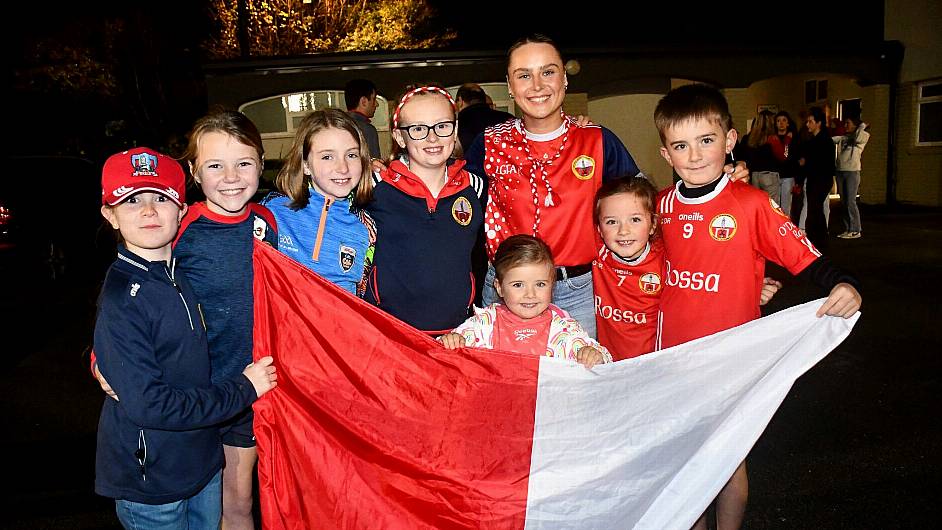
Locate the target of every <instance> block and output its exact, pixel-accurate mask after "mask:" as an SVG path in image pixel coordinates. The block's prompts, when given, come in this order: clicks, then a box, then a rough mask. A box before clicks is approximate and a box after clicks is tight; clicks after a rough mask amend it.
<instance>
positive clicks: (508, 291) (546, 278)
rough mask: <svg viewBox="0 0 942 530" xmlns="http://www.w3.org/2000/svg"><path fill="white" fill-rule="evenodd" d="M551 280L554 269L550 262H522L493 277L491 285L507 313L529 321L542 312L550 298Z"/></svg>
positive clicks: (552, 279) (548, 303) (554, 274)
mask: <svg viewBox="0 0 942 530" xmlns="http://www.w3.org/2000/svg"><path fill="white" fill-rule="evenodd" d="M555 279H556V269H555V268H553V264H552V263H525V264H522V265H517V266H516V267H512V268H510V269H508V270H507V271H506V272H505V273H504V274H503V277H502V278H500V279H495V280H494V288H495V289H497V294H498V295H499V296H500V297H501V298H503V300H504V306H506V307H507V309H508V310H510V312H511V313H513V314H515V315H517V316H518V317H520V318H522V319H524V320H530V319H531V318H536V317H538V316H540V315H541V314H543V311H546V308H547V307H549V305H550V303H551V302H552V301H553V282H554V280H555Z"/></svg>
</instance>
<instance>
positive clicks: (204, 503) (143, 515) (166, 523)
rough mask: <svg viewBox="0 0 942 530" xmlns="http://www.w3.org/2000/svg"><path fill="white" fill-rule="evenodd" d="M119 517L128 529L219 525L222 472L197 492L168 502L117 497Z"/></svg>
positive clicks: (188, 528)
mask: <svg viewBox="0 0 942 530" xmlns="http://www.w3.org/2000/svg"><path fill="white" fill-rule="evenodd" d="M115 508H116V510H117V512H118V520H119V521H121V525H122V526H124V527H125V528H127V529H128V530H157V529H166V530H171V529H173V530H176V529H180V530H194V529H199V528H212V529H216V528H219V523H220V521H221V519H222V471H219V472H217V473H216V475H215V476H214V477H213V478H212V479H211V480H210V481H209V483H208V484H206V486H204V487H203V489H201V490H200V491H199V493H197V494H196V495H193V496H192V497H189V498H186V499H183V500H180V501H176V502H168V503H167V504H144V503H140V502H131V501H125V500H120V499H119V500H116V501H115Z"/></svg>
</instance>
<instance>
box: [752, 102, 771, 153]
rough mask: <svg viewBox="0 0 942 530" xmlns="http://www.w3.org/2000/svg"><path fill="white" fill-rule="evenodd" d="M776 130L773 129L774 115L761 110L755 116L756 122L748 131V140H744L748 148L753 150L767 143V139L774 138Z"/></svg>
mask: <svg viewBox="0 0 942 530" xmlns="http://www.w3.org/2000/svg"><path fill="white" fill-rule="evenodd" d="M777 133H778V129H777V128H776V127H775V115H774V114H772V113H771V112H770V111H767V110H763V111H762V112H760V113H759V115H758V116H756V122H755V124H753V126H752V130H751V131H749V139H748V140H746V142H747V144H748V145H749V147H751V148H753V149H755V148H757V147H761V146H763V145H765V144H767V143H769V137H770V136H775V134H777Z"/></svg>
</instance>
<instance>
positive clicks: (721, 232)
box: [710, 213, 736, 241]
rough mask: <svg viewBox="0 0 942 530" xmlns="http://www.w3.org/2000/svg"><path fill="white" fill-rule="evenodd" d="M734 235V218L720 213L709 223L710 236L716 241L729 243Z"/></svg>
mask: <svg viewBox="0 0 942 530" xmlns="http://www.w3.org/2000/svg"><path fill="white" fill-rule="evenodd" d="M734 235H736V218H735V217H733V216H732V215H729V214H728V213H721V214H719V215H717V216H716V217H714V218H713V220H712V221H710V236H711V237H712V238H713V239H715V240H717V241H729V240H730V239H732V238H733V236H734Z"/></svg>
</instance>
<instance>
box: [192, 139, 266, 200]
mask: <svg viewBox="0 0 942 530" xmlns="http://www.w3.org/2000/svg"><path fill="white" fill-rule="evenodd" d="M198 145H199V147H198V149H197V156H196V160H195V161H194V162H192V163H191V164H190V172H191V173H192V174H193V177H194V179H196V183H197V184H199V186H200V188H201V189H202V190H203V194H204V195H206V207H207V208H209V210H210V211H211V212H213V213H217V214H219V215H227V216H236V215H241V214H243V213H245V210H246V207H247V205H248V203H249V201H250V200H251V199H252V196H253V195H255V192H256V191H258V178H259V176H261V174H262V161H261V159H260V157H259V155H258V151H256V150H255V148H254V147H252V146H250V145H246V144H244V143H242V142H240V141H239V140H238V139H237V138H235V137H234V136H231V135H229V134H227V133H224V132H220V131H210V132H207V133H205V134H203V135H201V136H200V138H199V142H198Z"/></svg>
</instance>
